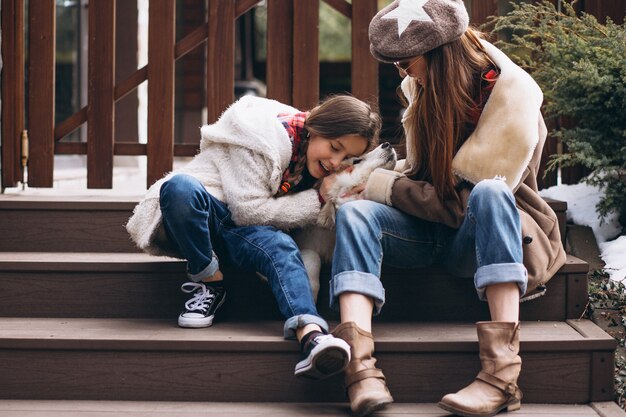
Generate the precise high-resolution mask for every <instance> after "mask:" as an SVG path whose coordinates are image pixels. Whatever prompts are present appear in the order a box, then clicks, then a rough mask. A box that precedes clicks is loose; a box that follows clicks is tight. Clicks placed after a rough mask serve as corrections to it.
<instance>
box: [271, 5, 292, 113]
mask: <svg viewBox="0 0 626 417" xmlns="http://www.w3.org/2000/svg"><path fill="white" fill-rule="evenodd" d="M293 3H294V0H272V1H270V2H268V3H267V60H266V62H267V70H266V73H267V97H268V98H273V99H275V100H278V101H280V102H281V103H285V104H291V103H292V102H293V90H292V87H293V85H292V83H293V42H292V39H293Z"/></svg>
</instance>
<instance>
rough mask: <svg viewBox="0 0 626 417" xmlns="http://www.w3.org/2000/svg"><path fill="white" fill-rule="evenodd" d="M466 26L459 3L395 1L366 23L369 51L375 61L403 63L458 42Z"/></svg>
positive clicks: (464, 12) (458, 0)
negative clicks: (368, 24) (447, 44)
mask: <svg viewBox="0 0 626 417" xmlns="http://www.w3.org/2000/svg"><path fill="white" fill-rule="evenodd" d="M468 24H469V16H468V15H467V10H466V9H465V5H464V4H463V1H462V0H395V1H394V2H393V3H391V4H390V5H389V6H387V7H385V8H384V9H382V10H381V11H380V12H378V13H377V14H376V16H374V18H373V19H372V21H371V22H370V26H369V39H370V51H371V53H372V55H374V58H376V59H378V60H379V61H383V62H394V61H403V60H406V59H409V58H413V57H415V56H418V55H423V54H424V53H426V52H428V51H430V50H433V49H435V48H437V47H439V46H441V45H443V44H446V43H449V42H452V41H454V40H456V39H459V38H460V37H461V35H462V34H463V33H464V32H465V30H466V29H467V26H468Z"/></svg>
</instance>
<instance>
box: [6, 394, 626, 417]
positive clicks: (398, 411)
mask: <svg viewBox="0 0 626 417" xmlns="http://www.w3.org/2000/svg"><path fill="white" fill-rule="evenodd" d="M209 389H210V388H209ZM0 415H2V416H3V417H78V416H80V417H112V416H119V415H129V416H133V417H149V416H154V417H168V416H176V417H179V416H181V415H184V416H185V417H201V416H202V417H212V416H220V417H234V416H240V417H266V416H284V417H286V416H303V417H316V416H324V417H329V416H337V417H343V416H346V417H348V416H350V412H349V409H348V405H347V404H345V403H203V402H195V403H194V402H155V401H149V402H141V401H13V400H4V401H0ZM373 415H374V416H385V417H394V416H419V417H444V416H449V415H450V414H449V413H447V412H445V411H443V410H441V409H440V408H438V407H437V405H436V404H432V403H397V404H392V405H390V406H389V407H388V408H387V409H386V410H383V411H379V412H377V413H375V414H373ZM503 415H506V414H503ZM550 416H555V417H570V416H571V417H618V416H620V417H623V416H624V412H623V410H621V409H620V408H619V407H618V406H617V405H616V404H615V403H612V402H601V403H591V404H588V405H576V404H522V409H521V410H519V411H516V412H515V413H514V414H513V415H512V417H550Z"/></svg>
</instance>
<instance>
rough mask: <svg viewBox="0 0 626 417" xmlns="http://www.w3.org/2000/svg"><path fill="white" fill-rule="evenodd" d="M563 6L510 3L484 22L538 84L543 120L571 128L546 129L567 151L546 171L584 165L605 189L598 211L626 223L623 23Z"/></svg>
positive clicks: (625, 49)
mask: <svg viewBox="0 0 626 417" xmlns="http://www.w3.org/2000/svg"><path fill="white" fill-rule="evenodd" d="M561 4H562V11H557V10H556V8H555V6H554V4H552V3H551V2H550V1H547V0H543V1H542V2H537V3H536V4H530V3H521V4H516V3H513V4H512V6H513V10H512V11H511V12H510V13H508V14H507V15H505V16H499V17H494V18H491V20H490V21H489V22H488V25H494V26H493V31H494V32H498V33H501V34H502V33H508V34H510V39H509V40H508V41H499V42H498V43H497V45H498V46H499V47H500V48H501V49H502V50H504V51H505V52H506V53H507V54H508V55H509V56H511V57H512V58H513V60H515V61H516V62H517V63H518V64H520V65H521V66H522V67H524V68H525V69H526V70H527V71H528V72H530V73H531V74H532V76H533V78H534V79H535V80H536V81H537V83H538V84H539V85H540V86H541V88H542V90H543V92H544V97H545V102H544V104H545V108H544V112H545V115H546V117H547V118H548V119H551V118H552V119H560V120H562V119H563V118H564V119H565V120H568V121H570V123H567V125H574V127H561V128H560V129H559V130H555V131H552V132H551V133H550V134H551V135H552V136H554V137H558V138H561V140H562V141H563V143H564V144H566V145H567V152H566V153H564V154H563V155H558V156H553V157H552V159H551V160H550V163H549V164H548V169H549V170H551V169H555V168H556V167H557V166H559V165H560V166H563V167H566V166H572V165H576V164H580V165H582V166H584V167H587V168H590V169H591V170H592V174H591V175H590V176H589V177H587V178H586V179H585V180H584V181H586V182H588V183H590V184H593V185H597V186H599V187H601V188H603V189H604V191H605V196H604V197H603V199H602V200H601V201H600V203H599V204H598V206H597V210H598V213H599V214H600V216H601V217H605V216H606V215H607V214H608V213H609V212H611V211H613V210H615V211H616V212H618V213H621V215H620V223H621V224H622V226H626V27H625V25H624V24H621V25H617V24H615V23H613V22H612V21H611V20H610V19H607V23H606V24H605V25H603V24H600V23H599V22H598V21H597V20H596V18H595V17H594V16H592V15H589V14H586V13H582V14H581V15H580V16H577V15H576V12H575V11H574V8H573V6H572V4H573V3H570V2H567V1H564V2H562V3H561Z"/></svg>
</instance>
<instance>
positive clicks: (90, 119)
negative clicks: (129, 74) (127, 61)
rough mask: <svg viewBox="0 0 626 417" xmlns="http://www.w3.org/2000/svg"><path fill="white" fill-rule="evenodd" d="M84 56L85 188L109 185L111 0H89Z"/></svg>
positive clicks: (112, 65) (112, 54)
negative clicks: (86, 90) (85, 112)
mask: <svg viewBox="0 0 626 417" xmlns="http://www.w3.org/2000/svg"><path fill="white" fill-rule="evenodd" d="M33 3H34V2H33ZM88 60H89V64H88V73H89V83H88V99H87V102H88V111H87V188H112V187H113V137H114V129H115V98H114V89H115V0H91V1H90V2H89V54H88Z"/></svg>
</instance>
